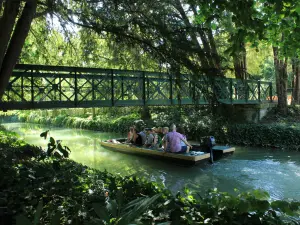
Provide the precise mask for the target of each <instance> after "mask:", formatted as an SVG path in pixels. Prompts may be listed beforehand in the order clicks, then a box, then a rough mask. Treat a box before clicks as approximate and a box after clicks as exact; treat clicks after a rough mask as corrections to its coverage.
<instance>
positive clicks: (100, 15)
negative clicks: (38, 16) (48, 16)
mask: <svg viewBox="0 0 300 225" xmlns="http://www.w3.org/2000/svg"><path fill="white" fill-rule="evenodd" d="M62 8H64V10H63V11H59V12H58V14H59V15H60V16H61V18H62V19H61V20H68V21H70V22H71V23H73V24H77V25H79V26H82V27H85V28H90V29H92V30H94V31H95V32H97V33H98V35H100V36H101V37H109V38H110V39H111V40H114V41H115V42H117V43H124V44H125V45H127V46H131V47H138V48H140V49H141V50H142V51H143V52H146V53H149V55H151V56H152V57H154V58H155V59H156V60H158V61H160V62H162V63H165V64H169V65H171V66H172V67H174V66H175V67H180V68H181V71H184V70H185V71H192V72H193V73H195V74H209V75H223V71H222V68H221V65H220V57H219V54H218V51H217V47H216V43H215V41H214V36H213V32H212V29H210V28H207V27H202V26H199V25H197V24H194V23H193V22H192V20H191V18H190V15H193V14H195V13H197V10H196V5H195V4H192V3H190V2H188V1H179V0H176V1H173V0H172V1H171V0H165V1H159V0H154V1H151V2H148V1H131V0H121V1H110V0H98V1H87V0H84V1H79V0H74V1H72V3H70V4H68V5H67V4H64V5H63V6H62Z"/></svg>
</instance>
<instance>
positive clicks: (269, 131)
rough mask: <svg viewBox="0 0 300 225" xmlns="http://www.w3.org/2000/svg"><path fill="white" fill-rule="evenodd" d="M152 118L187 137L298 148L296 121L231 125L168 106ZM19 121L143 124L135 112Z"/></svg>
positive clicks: (117, 126)
mask: <svg viewBox="0 0 300 225" xmlns="http://www.w3.org/2000/svg"><path fill="white" fill-rule="evenodd" d="M151 115H152V120H150V121H147V124H146V125H147V126H156V127H158V126H169V125H170V124H171V123H175V124H176V125H180V123H181V125H182V126H183V127H184V129H185V131H186V133H187V136H188V138H189V139H192V140H195V141H198V140H199V139H200V137H203V136H207V135H213V136H215V138H216V140H217V143H221V144H236V145H248V146H258V147H275V148H282V149H287V150H295V151H300V139H299V138H298V137H299V136H300V126H298V125H294V124H296V123H260V124H254V123H244V124H233V123H229V122H227V121H226V119H225V118H222V117H217V118H216V117H215V118H214V117H213V116H212V115H211V114H209V113H208V112H207V111H205V110H203V109H201V110H192V109H190V110H189V112H183V113H181V115H179V114H178V110H177V111H176V109H172V110H167V108H163V109H160V108H159V109H156V110H152V112H151ZM179 117H180V118H181V119H180V120H179V119H178V118H179ZM18 118H19V120H20V121H22V122H33V123H41V124H46V125H47V124H48V125H53V126H65V127H73V128H82V129H89V130H98V131H104V132H116V133H121V134H125V133H126V132H127V131H128V128H129V127H130V126H132V125H133V124H137V123H138V124H141V126H145V123H144V121H142V120H140V115H139V114H138V113H133V114H128V115H123V116H119V117H117V118H116V117H112V116H109V117H108V116H105V115H98V116H96V117H95V118H92V117H91V116H89V117H85V118H82V117H73V116H68V115H66V114H63V115H58V116H56V117H45V116H41V115H40V113H38V112H35V111H33V112H31V113H19V114H18Z"/></svg>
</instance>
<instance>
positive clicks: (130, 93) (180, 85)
mask: <svg viewBox="0 0 300 225" xmlns="http://www.w3.org/2000/svg"><path fill="white" fill-rule="evenodd" d="M212 94H213V95H214V96H216V99H217V101H218V102H219V103H223V104H261V103H271V102H272V101H273V100H272V96H273V94H274V90H273V86H272V83H271V82H264V81H256V80H239V79H232V78H223V77H213V76H210V77H208V76H198V77H197V78H195V76H192V75H189V74H181V75H180V76H179V77H178V76H175V75H173V74H169V73H157V72H146V71H130V70H115V69H99V68H80V67H65V66H42V65H26V64H18V65H16V66H15V69H14V72H13V75H12V76H11V78H10V81H9V84H8V86H7V88H6V91H5V94H4V96H3V98H2V102H0V110H4V111H6V110H12V109H53V108H76V107H80V108H88V107H112V106H145V105H147V106H154V105H176V104H181V105H192V104H202V105H205V104H209V101H208V100H207V99H209V98H208V97H207V96H208V95H212Z"/></svg>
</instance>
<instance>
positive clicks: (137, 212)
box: [118, 194, 161, 225]
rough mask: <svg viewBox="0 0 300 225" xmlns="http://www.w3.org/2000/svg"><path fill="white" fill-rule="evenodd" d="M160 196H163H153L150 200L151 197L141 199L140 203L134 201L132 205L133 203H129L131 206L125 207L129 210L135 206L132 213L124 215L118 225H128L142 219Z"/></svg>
mask: <svg viewBox="0 0 300 225" xmlns="http://www.w3.org/2000/svg"><path fill="white" fill-rule="evenodd" d="M160 196H161V194H156V195H154V196H152V197H151V198H149V197H146V198H140V199H139V201H136V200H134V201H133V202H134V203H132V202H130V203H128V205H129V206H127V207H125V209H129V208H131V207H132V206H134V207H133V208H132V209H131V210H130V211H128V212H125V213H124V214H122V217H121V219H120V220H119V222H118V225H127V224H128V223H130V222H131V221H133V220H135V219H137V218H138V217H140V216H141V215H142V214H143V213H144V212H145V211H146V210H147V208H148V207H149V206H150V205H151V204H153V203H154V202H155V201H156V200H157V199H158V198H159V197H160Z"/></svg>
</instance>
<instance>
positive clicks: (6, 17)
mask: <svg viewBox="0 0 300 225" xmlns="http://www.w3.org/2000/svg"><path fill="white" fill-rule="evenodd" d="M20 3H21V2H20V1H6V2H5V3H4V5H5V6H4V12H3V16H2V17H1V19H0V27H1V32H0V68H1V65H2V62H3V59H4V56H5V52H6V50H7V46H8V44H9V40H10V37H11V34H12V31H13V29H14V25H15V22H16V18H17V15H18V13H19V9H20Z"/></svg>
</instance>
